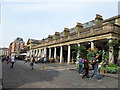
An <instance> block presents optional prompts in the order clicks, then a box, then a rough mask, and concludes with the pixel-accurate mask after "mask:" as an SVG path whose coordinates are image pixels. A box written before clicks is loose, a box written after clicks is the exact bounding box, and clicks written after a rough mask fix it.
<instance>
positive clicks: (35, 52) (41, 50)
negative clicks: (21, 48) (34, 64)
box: [27, 41, 94, 64]
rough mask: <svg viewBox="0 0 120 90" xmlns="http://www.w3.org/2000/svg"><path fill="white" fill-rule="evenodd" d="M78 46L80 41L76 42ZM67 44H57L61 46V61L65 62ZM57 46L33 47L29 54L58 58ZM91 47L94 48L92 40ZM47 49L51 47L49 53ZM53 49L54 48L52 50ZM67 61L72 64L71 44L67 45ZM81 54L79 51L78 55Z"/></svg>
mask: <svg viewBox="0 0 120 90" xmlns="http://www.w3.org/2000/svg"><path fill="white" fill-rule="evenodd" d="M76 44H77V45H78V46H80V43H76ZM64 46H66V45H61V46H57V47H60V55H59V57H60V63H63V51H64V50H63V47H64ZM57 47H49V48H47V47H44V48H37V49H31V50H30V51H28V52H27V56H30V57H31V56H33V57H47V56H48V57H49V58H54V59H55V60H56V59H57ZM91 48H94V42H93V41H91ZM47 49H49V53H48V54H49V55H47V51H48V50H47ZM52 49H54V50H53V51H54V52H52ZM67 52H68V54H67V63H68V64H70V62H71V44H68V45H67ZM52 53H54V55H53V56H52ZM78 56H79V53H78V54H77V57H78Z"/></svg>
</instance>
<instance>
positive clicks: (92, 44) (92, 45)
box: [91, 41, 94, 49]
mask: <svg viewBox="0 0 120 90" xmlns="http://www.w3.org/2000/svg"><path fill="white" fill-rule="evenodd" d="M91 49H94V42H93V41H91Z"/></svg>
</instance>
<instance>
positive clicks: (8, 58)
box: [6, 56, 10, 64]
mask: <svg viewBox="0 0 120 90" xmlns="http://www.w3.org/2000/svg"><path fill="white" fill-rule="evenodd" d="M6 62H7V64H9V62H10V57H9V56H7V59H6Z"/></svg>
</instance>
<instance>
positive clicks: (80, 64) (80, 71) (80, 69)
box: [79, 58, 83, 75]
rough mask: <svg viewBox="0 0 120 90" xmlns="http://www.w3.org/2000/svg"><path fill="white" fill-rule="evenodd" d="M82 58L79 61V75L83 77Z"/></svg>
mask: <svg viewBox="0 0 120 90" xmlns="http://www.w3.org/2000/svg"><path fill="white" fill-rule="evenodd" d="M82 61H83V60H82V58H80V59H79V74H80V75H82Z"/></svg>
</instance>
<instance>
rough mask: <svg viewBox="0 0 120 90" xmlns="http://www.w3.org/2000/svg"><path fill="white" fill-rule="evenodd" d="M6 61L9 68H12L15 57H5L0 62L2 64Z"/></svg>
mask: <svg viewBox="0 0 120 90" xmlns="http://www.w3.org/2000/svg"><path fill="white" fill-rule="evenodd" d="M5 60H6V62H7V64H9V63H11V66H10V68H13V66H14V62H15V57H14V56H11V57H10V56H7V57H5V56H4V57H2V62H4V61H5Z"/></svg>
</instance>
